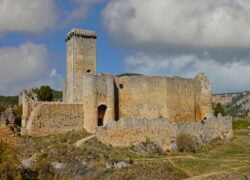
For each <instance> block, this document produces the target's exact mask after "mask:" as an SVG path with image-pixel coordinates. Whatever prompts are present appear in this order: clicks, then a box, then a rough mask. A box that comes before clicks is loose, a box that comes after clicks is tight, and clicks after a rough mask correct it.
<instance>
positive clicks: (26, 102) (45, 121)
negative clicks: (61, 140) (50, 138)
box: [21, 91, 84, 136]
mask: <svg viewBox="0 0 250 180" xmlns="http://www.w3.org/2000/svg"><path fill="white" fill-rule="evenodd" d="M23 97H24V99H23V118H22V130H21V134H22V135H33V136H42V135H48V134H58V133H64V132H67V131H71V130H78V129H82V128H83V127H84V126H83V105H82V104H65V103H58V102H39V101H37V98H36V96H35V95H34V94H33V93H32V92H31V91H24V93H23Z"/></svg>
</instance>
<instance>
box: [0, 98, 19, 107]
mask: <svg viewBox="0 0 250 180" xmlns="http://www.w3.org/2000/svg"><path fill="white" fill-rule="evenodd" d="M0 104H2V105H5V106H14V105H17V104H18V96H0Z"/></svg>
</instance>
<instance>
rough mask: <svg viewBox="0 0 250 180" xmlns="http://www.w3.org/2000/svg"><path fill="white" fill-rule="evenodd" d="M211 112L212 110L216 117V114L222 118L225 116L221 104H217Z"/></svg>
mask: <svg viewBox="0 0 250 180" xmlns="http://www.w3.org/2000/svg"><path fill="white" fill-rule="evenodd" d="M213 110H214V116H216V117H217V116H218V114H221V115H222V116H225V115H226V113H225V110H224V108H223V106H222V105H221V103H217V104H215V105H214V106H213Z"/></svg>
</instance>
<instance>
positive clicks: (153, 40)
mask: <svg viewBox="0 0 250 180" xmlns="http://www.w3.org/2000/svg"><path fill="white" fill-rule="evenodd" d="M103 17H104V25H105V26H106V28H107V29H108V31H109V33H110V34H111V36H112V37H113V38H114V39H115V40H116V42H119V43H123V44H125V45H127V46H129V47H131V46H133V47H134V46H139V47H144V46H146V45H147V44H150V45H151V46H152V45H154V47H155V46H158V47H161V48H164V47H165V48H167V47H168V46H182V47H183V46H184V47H186V46H191V47H250V1H249V0H181V1H180V0H157V1H143V2H142V1H141V0H126V1H125V0H113V1H110V2H109V4H108V5H107V7H106V8H105V10H104V11H103Z"/></svg>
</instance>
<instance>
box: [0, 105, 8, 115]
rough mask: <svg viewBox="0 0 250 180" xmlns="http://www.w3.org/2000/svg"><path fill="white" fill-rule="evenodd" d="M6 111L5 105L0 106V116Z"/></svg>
mask: <svg viewBox="0 0 250 180" xmlns="http://www.w3.org/2000/svg"><path fill="white" fill-rule="evenodd" d="M6 109H7V107H6V106H5V105H2V104H0V115H1V114H2V113H3V112H4V111H5V110H6Z"/></svg>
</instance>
